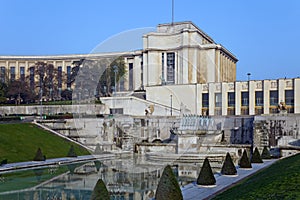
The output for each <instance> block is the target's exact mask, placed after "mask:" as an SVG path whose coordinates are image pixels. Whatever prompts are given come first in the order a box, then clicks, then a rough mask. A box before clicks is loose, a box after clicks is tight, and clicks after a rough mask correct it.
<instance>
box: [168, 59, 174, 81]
mask: <svg viewBox="0 0 300 200" xmlns="http://www.w3.org/2000/svg"><path fill="white" fill-rule="evenodd" d="M167 82H168V83H169V84H174V83H175V53H167Z"/></svg>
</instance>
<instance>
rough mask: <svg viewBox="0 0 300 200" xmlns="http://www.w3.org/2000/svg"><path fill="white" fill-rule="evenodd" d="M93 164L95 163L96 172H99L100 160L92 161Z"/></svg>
mask: <svg viewBox="0 0 300 200" xmlns="http://www.w3.org/2000/svg"><path fill="white" fill-rule="evenodd" d="M94 164H95V167H96V170H97V172H99V170H100V167H101V165H102V164H101V162H100V161H99V160H96V161H94Z"/></svg>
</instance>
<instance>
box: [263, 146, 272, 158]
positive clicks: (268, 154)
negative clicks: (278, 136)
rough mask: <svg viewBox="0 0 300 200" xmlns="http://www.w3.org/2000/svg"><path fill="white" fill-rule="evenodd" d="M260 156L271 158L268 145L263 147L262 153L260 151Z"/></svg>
mask: <svg viewBox="0 0 300 200" xmlns="http://www.w3.org/2000/svg"><path fill="white" fill-rule="evenodd" d="M261 158H262V159H271V154H270V151H269V150H268V147H266V146H265V147H264V149H263V151H262V153H261Z"/></svg>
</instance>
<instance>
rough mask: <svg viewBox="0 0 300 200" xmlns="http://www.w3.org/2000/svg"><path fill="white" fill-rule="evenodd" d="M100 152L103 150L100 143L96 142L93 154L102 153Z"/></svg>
mask: <svg viewBox="0 0 300 200" xmlns="http://www.w3.org/2000/svg"><path fill="white" fill-rule="evenodd" d="M102 153H103V151H102V150H101V148H100V144H99V143H97V145H96V148H95V151H94V154H96V155H100V154H102Z"/></svg>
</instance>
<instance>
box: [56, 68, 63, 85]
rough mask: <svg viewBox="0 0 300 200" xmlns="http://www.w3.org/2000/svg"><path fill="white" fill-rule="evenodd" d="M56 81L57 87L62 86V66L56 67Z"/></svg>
mask: <svg viewBox="0 0 300 200" xmlns="http://www.w3.org/2000/svg"><path fill="white" fill-rule="evenodd" d="M57 83H58V85H57V86H58V88H62V66H58V67H57Z"/></svg>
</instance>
